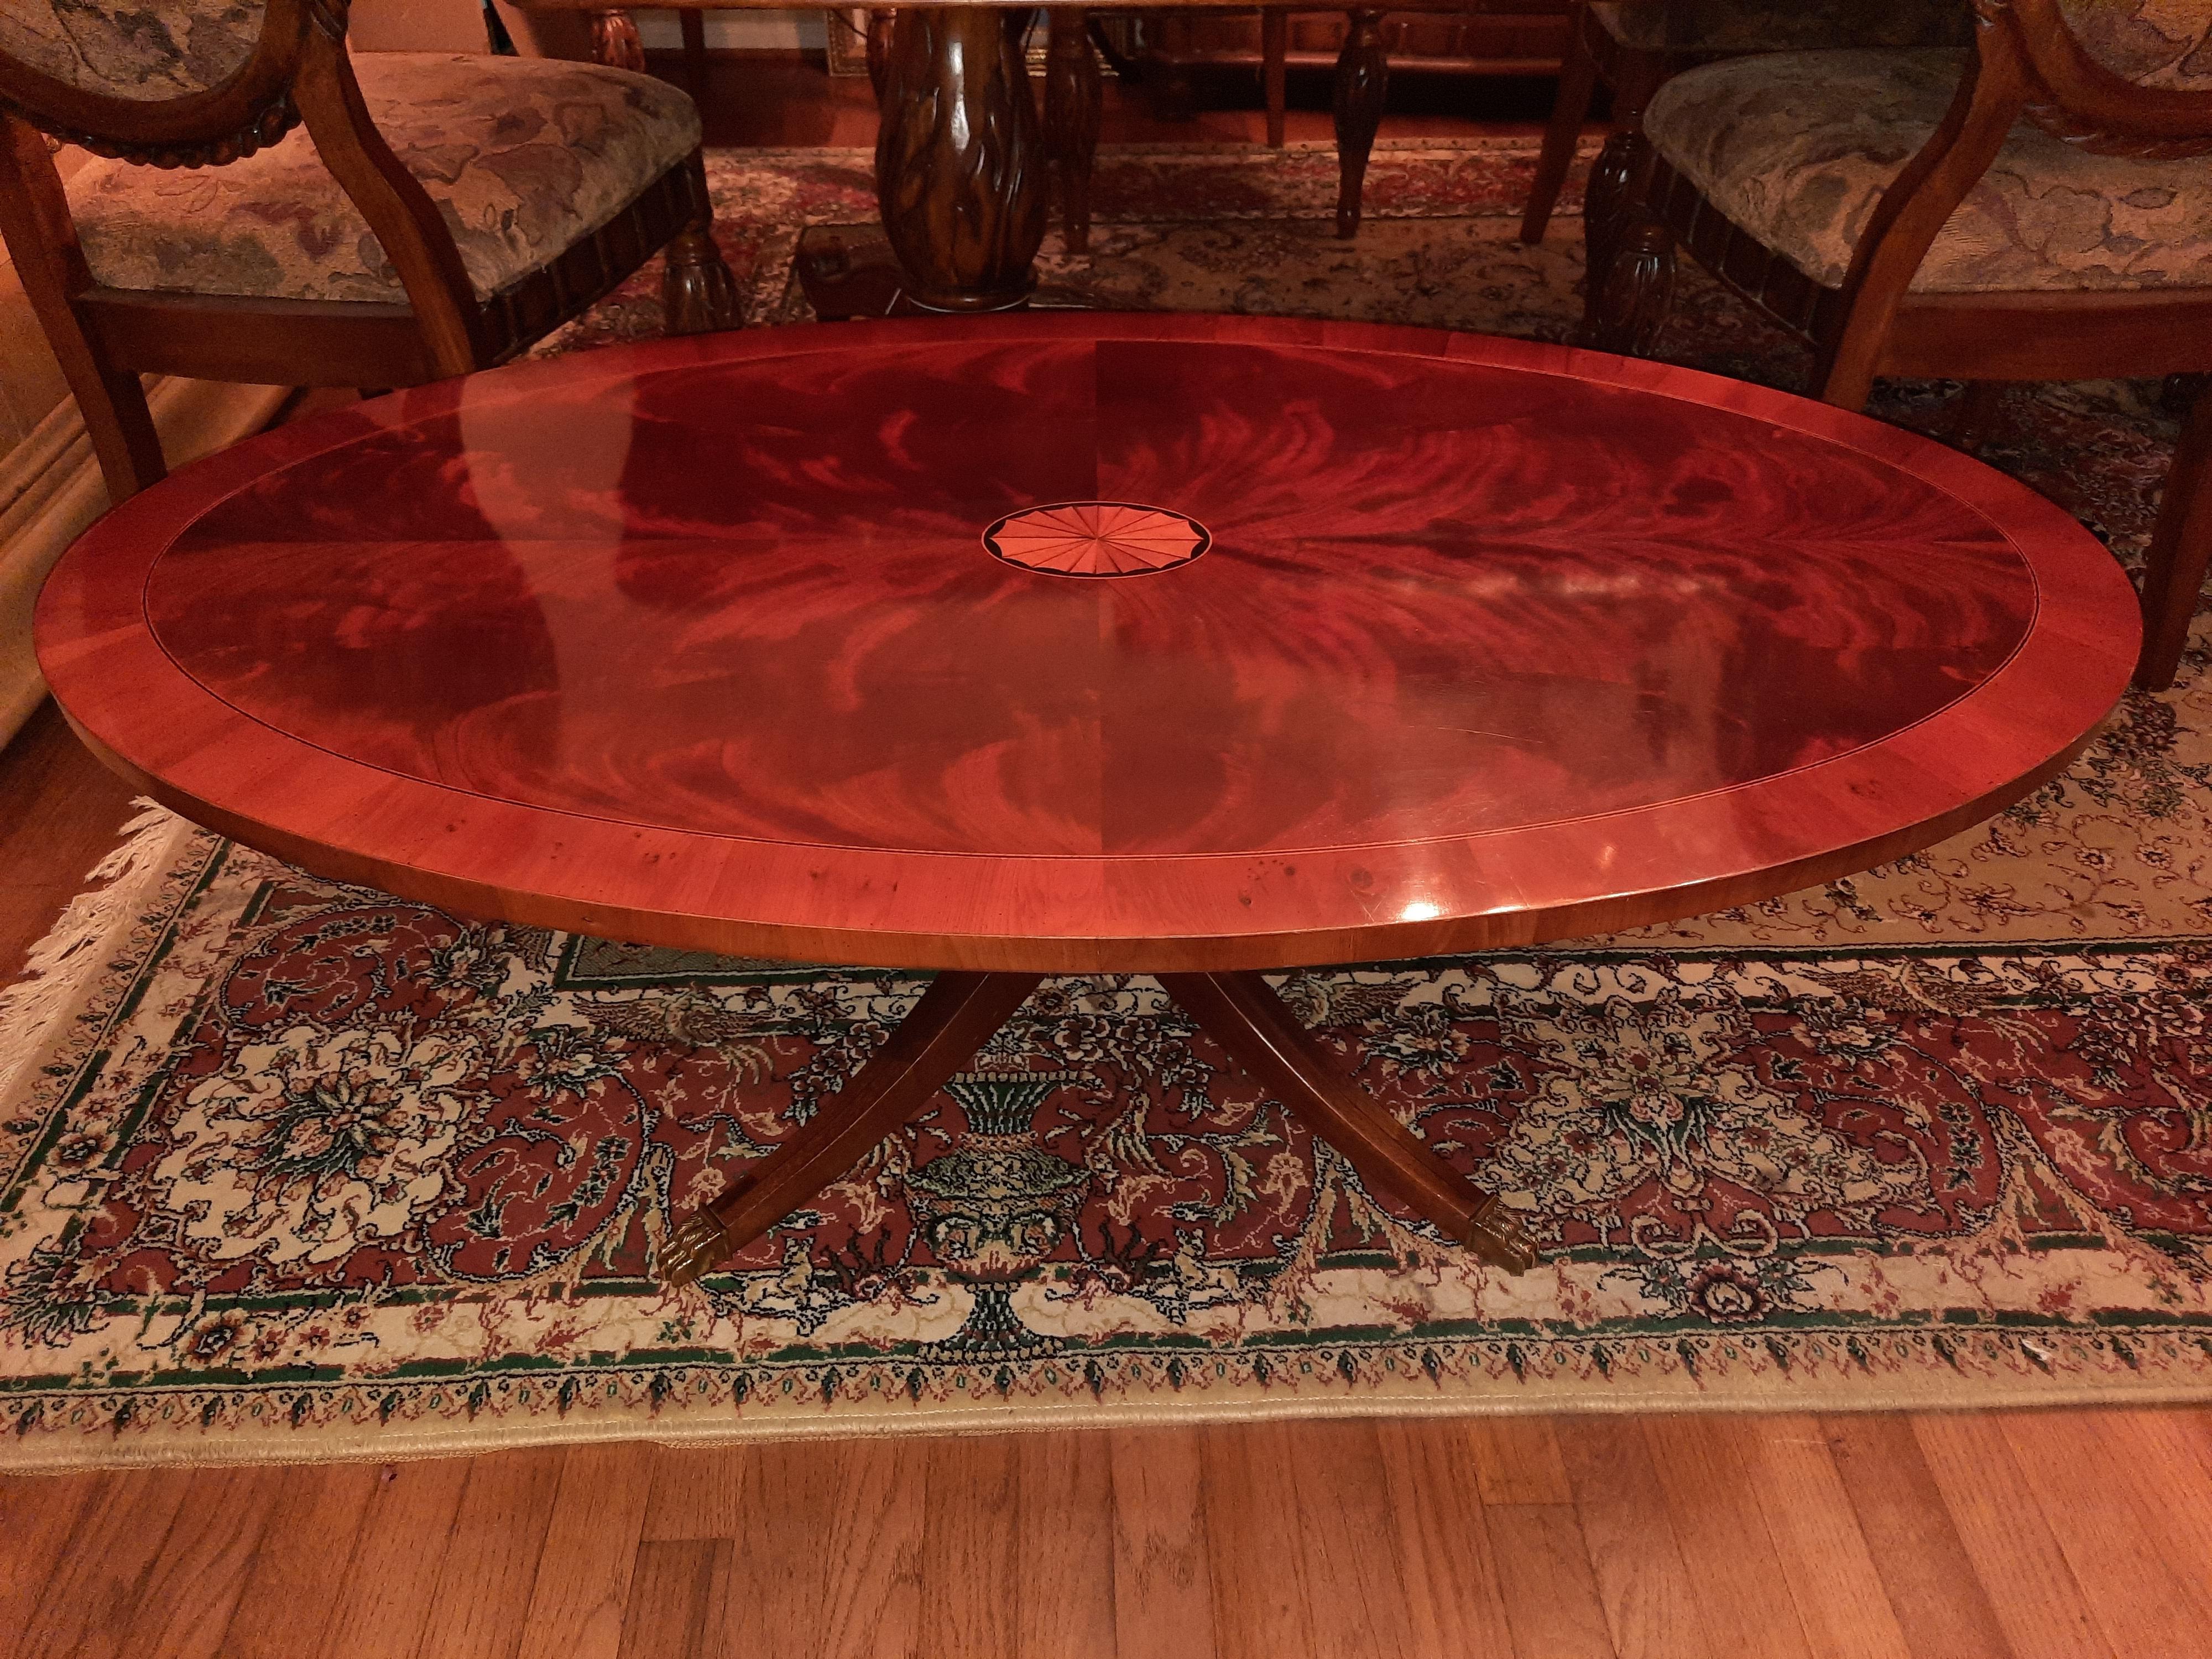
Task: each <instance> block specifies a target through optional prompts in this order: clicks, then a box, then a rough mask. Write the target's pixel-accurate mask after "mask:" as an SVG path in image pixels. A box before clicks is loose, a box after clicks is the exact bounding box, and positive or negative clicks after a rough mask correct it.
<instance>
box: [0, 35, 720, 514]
mask: <svg viewBox="0 0 2212 1659" xmlns="http://www.w3.org/2000/svg"><path fill="white" fill-rule="evenodd" d="M345 27H346V6H345V3H344V0H185V3H183V4H179V5H175V6H168V7H164V8H161V9H160V10H159V11H158V12H157V11H154V10H149V9H145V8H143V7H125V6H123V5H121V4H117V3H105V0H9V3H8V5H7V6H6V8H5V9H4V10H0V235H4V237H5V239H6V241H7V245H8V247H9V252H11V253H12V254H13V255H14V258H15V267H16V270H18V271H19V272H20V273H21V277H22V280H23V284H24V287H25V289H26V290H27V293H28V295H29V296H30V300H31V302H32V305H33V308H34V309H35V311H36V312H37V313H38V316H39V319H40V323H41V324H42V325H44V327H45V330H46V337H47V338H48V339H49V340H50V341H51V342H52V345H53V349H54V352H55V355H56V356H58V358H59V359H60V362H61V365H62V368H63V371H64V374H66V375H67V377H68V380H69V384H70V389H71V390H72V391H73V392H75V393H76V400H77V404H78V406H79V408H80V409H81V410H82V412H83V416H84V422H85V426H86V428H87V430H88V432H89V434H90V435H91V438H92V441H93V446H94V451H95V453H97V455H98V457H99V459H100V470H101V471H102V473H103V474H104V476H105V477H106V480H107V487H108V495H109V498H110V500H111V501H121V500H122V499H124V498H125V496H127V495H132V494H133V493H135V492H136V491H137V490H139V489H144V488H145V487H146V486H147V485H148V484H149V483H154V482H155V480H157V479H159V478H160V477H161V476H162V474H163V471H164V467H163V462H162V458H161V443H160V441H159V439H158V437H157V436H156V435H155V429H154V423H153V420H152V417H151V416H150V415H149V412H148V410H147V407H146V400H145V398H144V396H143V392H142V391H141V389H140V386H139V380H138V376H139V374H141V373H142V372H157V373H162V374H185V375H191V376H194V377H197V378H199V379H202V380H240V381H246V382H251V383H262V384H269V385H276V386H363V387H390V386H412V385H416V384H419V383H421V382H423V381H426V380H441V379H443V378H445V377H447V376H448V375H453V374H466V373H468V372H469V371H470V370H471V369H478V368H489V366H491V365H492V364H494V363H497V362H503V361H504V360H506V359H507V358H509V357H512V356H514V355H515V354H516V353H518V352H520V351H521V350H523V349H525V348H526V347H527V346H529V345H530V344H531V343H533V342H534V341H536V340H538V339H539V338H541V337H544V335H545V334H546V333H548V332H549V331H551V330H552V329H553V328H555V327H556V326H558V325H560V324H561V323H562V322H564V321H566V320H567V319H569V318H571V317H574V315H576V314H577V313H579V312H580V311H582V310H583V309H584V308H585V307H587V306H589V305H590V304H592V301H595V300H597V299H599V297H600V296H601V295H605V293H606V292H607V291H608V290H610V289H612V288H613V287H615V285H616V284H617V283H620V282H621V281H622V280H623V278H624V277H626V276H629V274H630V273H631V272H632V271H634V270H636V269H637V268H638V267H639V266H640V265H641V264H644V263H645V261H646V260H647V259H648V258H651V257H652V255H653V252H655V251H656V250H658V249H659V248H661V247H663V246H666V247H667V249H668V270H667V277H666V282H665V297H666V300H667V305H668V329H669V331H670V332H671V333H696V332H703V331H708V330H713V329H720V328H729V327H733V326H735V325H736V324H737V322H738V307H737V295H736V289H735V286H734V284H733V283H732V280H731V277H730V273H729V270H728V269H727V267H726V266H725V265H724V264H723V263H722V259H721V256H720V254H719V253H717V252H715V249H714V242H713V240H712V239H711V237H710V236H709V235H708V228H709V209H708V200H707V185H706V174H705V172H704V169H703V167H702V161H701V157H700V152H699V122H698V116H697V112H696V111H695V110H694V109H693V107H692V106H691V104H690V100H688V99H686V98H685V97H684V95H683V94H681V93H679V92H678V91H676V90H675V89H674V88H668V87H665V86H663V85H661V84H660V83H659V82H655V81H651V80H647V79H646V78H645V77H643V76H630V75H625V74H623V73H620V72H619V71H613V70H605V69H602V68H599V67H598V66H596V65H591V64H568V63H560V62H555V61H550V60H545V59H525V58H462V57H453V56H450V55H447V54H442V53H411V52H409V53H403V52H377V53H365V54H363V55H362V58H360V59H359V60H358V61H356V60H355V59H353V58H350V57H349V55H348V53H347V52H346V48H345ZM295 125H304V126H305V127H306V129H307V131H306V133H305V134H304V135H301V134H299V133H295V132H293V131H292V129H293V128H294V127H295ZM288 134H289V137H288V136H287V135H288ZM46 135H51V137H52V139H56V140H61V141H65V142H67V143H76V144H81V145H82V146H84V147H85V148H86V149H90V150H92V151H94V153H95V154H96V155H98V156H100V157H101V158H103V159H101V160H99V161H94V162H93V163H92V164H91V165H89V166H88V167H84V168H83V169H82V170H81V171H80V172H78V173H76V175H75V176H74V177H73V178H71V179H70V181H69V183H68V185H66V187H65V186H64V184H63V183H62V180H61V178H60V176H59V174H58V172H57V170H56V168H55V166H54V161H53V155H52V150H51V149H50V147H49V140H48V137H46ZM311 141H312V142H311Z"/></svg>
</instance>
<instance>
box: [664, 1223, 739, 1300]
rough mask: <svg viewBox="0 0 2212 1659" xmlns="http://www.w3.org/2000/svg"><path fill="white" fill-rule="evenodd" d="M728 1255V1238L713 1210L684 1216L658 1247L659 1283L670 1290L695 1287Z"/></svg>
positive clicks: (725, 1259) (726, 1258)
mask: <svg viewBox="0 0 2212 1659" xmlns="http://www.w3.org/2000/svg"><path fill="white" fill-rule="evenodd" d="M729 1256H730V1236H729V1235H728V1234H727V1233H726V1232H725V1231H722V1224H721V1223H720V1222H719V1221H717V1220H715V1219H714V1212H713V1211H712V1210H701V1211H699V1212H697V1213H696V1214H694V1215H690V1216H687V1217H686V1218H684V1223H683V1225H681V1226H679V1227H678V1228H677V1230H676V1231H675V1233H674V1234H673V1235H672V1236H671V1237H670V1239H669V1240H668V1242H667V1243H665V1244H664V1245H662V1246H661V1248H660V1261H659V1267H660V1282H661V1283H662V1284H664V1285H666V1286H667V1287H668V1288H669V1289H670V1290H671V1291H679V1290H682V1289H683V1288H684V1286H685V1285H696V1284H697V1283H698V1282H699V1281H700V1279H702V1278H704V1277H705V1276H706V1275H707V1274H708V1273H712V1272H713V1271H714V1269H715V1268H717V1267H720V1266H721V1265H722V1263H723V1262H724V1261H727V1260H728V1259H729Z"/></svg>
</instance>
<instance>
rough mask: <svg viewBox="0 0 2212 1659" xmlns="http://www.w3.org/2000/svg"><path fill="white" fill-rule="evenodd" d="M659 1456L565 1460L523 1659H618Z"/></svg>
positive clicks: (572, 1453) (648, 1452)
mask: <svg viewBox="0 0 2212 1659" xmlns="http://www.w3.org/2000/svg"><path fill="white" fill-rule="evenodd" d="M652 1495H653V1448H652V1447H651V1446H649V1445H642V1444H639V1443H625V1444H616V1445H607V1446H575V1447H572V1448H570V1449H569V1450H568V1453H567V1454H566V1455H564V1456H563V1457H562V1460H561V1475H560V1484H559V1485H558V1486H557V1487H556V1489H555V1491H554V1494H553V1512H552V1514H551V1516H550V1517H549V1518H548V1520H547V1522H546V1528H545V1543H544V1547H543V1548H542V1549H541V1550H540V1551H539V1553H538V1571H537V1574H536V1577H534V1578H533V1580H532V1584H531V1590H530V1610H529V1613H528V1614H527V1616H526V1619H525V1620H524V1624H523V1630H522V1640H521V1643H520V1645H519V1647H518V1648H517V1650H516V1652H517V1656H518V1659H615V1655H616V1654H617V1653H618V1652H619V1651H620V1650H621V1648H622V1627H623V1610H624V1608H625V1607H627V1606H628V1604H629V1578H630V1570H631V1569H632V1567H634V1566H635V1565H636V1562H637V1547H638V1543H639V1541H640V1537H641V1534H642V1532H643V1530H644V1526H645V1506H646V1503H647V1500H648V1499H649V1498H651V1497H652Z"/></svg>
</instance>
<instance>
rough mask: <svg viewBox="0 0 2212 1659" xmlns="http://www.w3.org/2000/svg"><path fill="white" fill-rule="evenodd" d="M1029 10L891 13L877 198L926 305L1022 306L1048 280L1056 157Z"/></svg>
mask: <svg viewBox="0 0 2212 1659" xmlns="http://www.w3.org/2000/svg"><path fill="white" fill-rule="evenodd" d="M1029 18H1030V13H1029V12H1028V11H1026V10H1017V9H1008V8H1006V7H1003V6H908V7H902V8H901V9H900V10H899V12H898V15H897V16H896V18H895V19H894V21H893V22H892V24H891V37H890V49H889V52H888V54H887V56H886V58H885V62H884V87H883V100H882V110H881V117H880V124H879V126H878V135H877V138H876V204H877V206H878V208H879V209H880V210H882V213H883V218H884V234H885V236H886V237H888V238H889V240H890V246H891V252H892V253H893V255H894V256H895V257H896V258H897V260H898V263H899V265H900V268H901V269H902V270H903V272H904V273H905V276H906V282H907V288H906V293H907V297H908V299H909V300H910V301H912V302H913V303H914V304H915V306H916V307H919V308H921V309H923V310H927V311H952V312H981V311H1006V310H1010V309H1012V308H1013V307H1018V306H1020V305H1022V304H1024V302H1025V301H1027V300H1028V298H1029V294H1030V289H1031V288H1032V287H1034V286H1035V284H1036V270H1035V261H1036V252H1037V246H1038V245H1039V244H1040V243H1042V241H1043V240H1044V226H1045V178H1044V175H1045V172H1046V168H1047V166H1048V163H1047V161H1046V155H1045V146H1044V135H1043V133H1042V130H1041V127H1040V125H1039V122H1038V119H1037V111H1036V103H1035V101H1034V100H1033V99H1032V98H1031V95H1030V76H1029V65H1028V63H1027V61H1026V59H1025V58H1024V53H1023V46H1022V36H1023V34H1024V32H1025V31H1026V29H1027V27H1028V24H1029Z"/></svg>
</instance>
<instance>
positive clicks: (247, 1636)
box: [222, 1463, 383, 1659]
mask: <svg viewBox="0 0 2212 1659" xmlns="http://www.w3.org/2000/svg"><path fill="white" fill-rule="evenodd" d="M382 1478H383V1476H382V1471H381V1470H380V1468H378V1466H377V1465H375V1464H374V1463H322V1464H310V1465H305V1466H302V1467H301V1468H289V1469H286V1470H284V1471H283V1480H282V1481H281V1483H280V1486H279V1490H278V1492H277V1498H276V1507H275V1508H274V1509H273V1510H270V1516H269V1524H268V1525H267V1526H266V1527H264V1528H262V1532H261V1547H259V1548H258V1549H257V1550H256V1551H255V1552H254V1554H253V1562H252V1569H251V1571H248V1573H247V1574H246V1583H245V1585H244V1587H243V1588H242V1589H240V1591H239V1595H238V1605H237V1606H236V1607H234V1609H233V1610H232V1612H231V1615H230V1623H229V1625H228V1626H227V1627H226V1628H225V1629H224V1632H223V1635H222V1654H223V1659H293V1656H295V1655H297V1654H298V1652H299V1650H300V1610H301V1608H302V1607H329V1606H330V1605H331V1601H333V1600H334V1599H335V1598H336V1596H337V1593H338V1586H339V1585H340V1583H342V1582H343V1580H344V1577H345V1571H346V1560H347V1558H348V1557H349V1555H351V1553H353V1548H354V1542H355V1540H356V1538H358V1537H359V1536H360V1534H361V1527H362V1519H363V1517H364V1516H366V1515H367V1514H368V1505H369V1501H370V1500H371V1499H372V1498H374V1496H375V1494H376V1490H377V1487H378V1486H379V1485H380V1482H381V1480H382Z"/></svg>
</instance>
